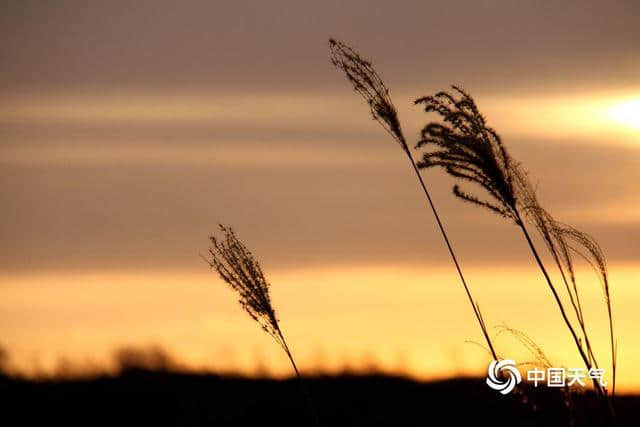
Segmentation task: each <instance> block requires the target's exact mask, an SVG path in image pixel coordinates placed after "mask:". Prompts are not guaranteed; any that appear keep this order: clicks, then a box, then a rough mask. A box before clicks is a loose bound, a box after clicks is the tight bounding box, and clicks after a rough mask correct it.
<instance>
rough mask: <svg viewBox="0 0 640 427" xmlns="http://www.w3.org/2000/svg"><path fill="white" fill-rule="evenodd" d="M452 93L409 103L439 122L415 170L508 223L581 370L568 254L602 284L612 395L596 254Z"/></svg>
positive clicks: (427, 133)
mask: <svg viewBox="0 0 640 427" xmlns="http://www.w3.org/2000/svg"><path fill="white" fill-rule="evenodd" d="M452 88H453V91H452V93H449V92H439V93H437V94H435V95H433V96H425V97H422V98H419V99H417V100H416V101H415V103H416V104H421V105H423V106H424V108H425V111H426V112H435V113H437V114H438V115H440V117H441V118H442V120H441V121H440V122H431V123H429V124H427V125H426V126H425V127H424V128H423V130H422V136H421V139H420V141H419V142H418V144H417V145H416V148H427V147H435V149H434V150H427V151H426V152H425V153H424V154H423V158H422V160H421V161H420V162H419V163H418V167H419V168H421V169H425V168H431V167H442V168H444V169H445V171H446V172H447V173H448V174H449V175H451V176H453V177H454V178H456V179H457V180H458V181H466V182H472V183H475V184H477V185H479V186H480V187H482V188H483V189H484V190H485V191H486V192H487V193H488V198H480V197H478V196H476V195H473V194H470V193H468V192H467V191H466V190H463V189H462V188H461V187H460V185H459V184H455V185H454V187H453V193H454V194H455V195H456V196H457V197H459V198H461V199H463V200H464V201H466V202H470V203H473V204H476V205H479V206H482V207H485V208H487V209H489V210H491V211H492V212H494V213H497V214H499V215H501V216H502V217H504V218H507V219H509V220H512V221H513V222H514V224H515V225H517V226H518V227H519V228H520V230H521V231H522V233H523V236H524V238H525V240H526V242H527V244H528V246H529V249H530V250H531V253H532V255H533V257H534V259H535V261H536V264H537V266H538V267H539V269H540V271H541V272H542V274H543V276H544V278H545V281H546V283H547V285H548V287H549V290H550V291H551V293H552V295H553V297H554V300H555V303H556V305H557V306H558V309H559V310H560V314H561V316H562V319H563V321H564V323H565V325H566V327H567V328H568V330H569V332H570V334H571V336H572V338H573V341H574V342H575V345H576V347H577V349H578V352H579V354H580V357H581V358H582V360H583V361H584V364H585V366H586V368H587V369H591V368H592V367H594V366H596V365H597V361H596V360H595V356H594V355H593V350H592V347H591V341H590V340H589V337H588V331H587V329H586V326H585V321H584V314H583V312H582V307H581V304H580V299H579V294H578V287H577V285H576V280H575V275H574V270H573V260H572V255H573V254H578V255H580V256H582V257H584V258H585V259H586V260H587V261H589V262H590V263H591V264H592V265H593V266H594V267H595V268H596V270H597V272H598V273H599V276H600V278H601V280H602V281H603V288H604V294H605V305H606V307H607V312H608V316H609V335H610V342H611V359H612V384H613V385H612V395H613V393H614V391H613V390H615V374H616V372H615V371H616V346H615V341H614V333H613V319H612V310H611V299H610V293H609V282H608V276H607V270H606V263H605V259H604V254H603V252H602V250H601V249H600V247H599V246H598V244H597V243H596V242H595V240H594V239H592V238H591V237H590V236H588V235H586V234H584V233H582V232H580V231H578V230H576V229H574V228H572V227H569V226H566V225H563V224H561V223H558V222H556V221H555V220H554V219H553V218H552V217H551V215H549V214H548V213H547V212H546V211H545V210H544V209H542V207H541V206H540V204H539V203H538V200H537V198H536V195H535V190H534V189H533V186H532V185H531V184H530V182H529V180H528V177H527V174H526V173H525V172H524V170H523V169H522V167H521V166H520V164H519V163H516V162H515V161H513V159H512V158H511V156H510V155H509V153H508V152H507V150H506V148H505V147H504V145H503V144H502V141H501V139H500V136H499V135H498V134H497V133H496V132H495V130H493V129H492V128H490V127H488V126H487V125H486V121H485V118H484V117H483V116H482V114H481V113H480V112H479V110H478V108H477V106H476V104H475V101H474V100H473V98H472V97H471V96H470V95H469V94H468V93H466V92H465V91H464V90H462V89H461V88H459V87H456V86H453V87H452ZM525 218H527V219H529V220H530V222H531V223H532V224H533V225H534V226H535V227H536V229H537V230H538V232H539V233H540V235H541V237H542V238H543V240H544V242H545V243H546V245H547V248H548V249H549V251H550V253H551V255H552V256H553V258H554V260H555V261H556V264H557V266H558V268H559V269H560V272H561V273H562V277H563V281H564V283H565V288H566V290H567V292H568V293H569V299H570V301H571V304H572V307H573V308H574V312H575V315H576V317H577V321H578V323H579V325H580V327H581V331H582V333H583V335H584V341H585V347H586V349H585V347H583V344H582V341H581V339H580V337H579V336H578V334H577V333H576V330H575V328H574V327H573V324H572V322H571V321H570V319H569V316H568V314H567V310H566V308H565V305H564V304H563V302H562V300H561V298H560V296H559V294H558V292H557V290H556V287H555V286H554V284H553V282H552V280H551V278H550V276H549V273H548V271H547V268H546V267H545V265H544V263H543V261H542V259H541V257H540V254H539V252H538V250H537V248H536V246H535V244H534V242H533V240H532V238H531V235H530V233H529V231H528V229H527V226H526V225H525V221H524V219H525ZM565 271H566V272H567V274H568V275H569V276H570V280H571V281H572V284H573V290H572V287H570V286H569V284H568V281H567V278H566V275H565ZM592 380H593V385H594V389H595V390H596V392H597V393H598V395H600V396H602V397H605V396H606V394H607V393H606V390H605V389H603V388H602V387H601V385H600V383H599V382H598V381H597V380H596V379H595V378H592Z"/></svg>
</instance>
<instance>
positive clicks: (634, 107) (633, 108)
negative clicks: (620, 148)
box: [609, 98, 640, 130]
mask: <svg viewBox="0 0 640 427" xmlns="http://www.w3.org/2000/svg"><path fill="white" fill-rule="evenodd" d="M609 117H611V118H612V119H613V120H615V121H616V122H618V123H621V124H624V125H626V126H629V127H631V128H633V129H637V130H640V98H635V99H631V100H629V101H625V102H621V103H619V104H615V105H614V106H613V107H611V109H610V110H609Z"/></svg>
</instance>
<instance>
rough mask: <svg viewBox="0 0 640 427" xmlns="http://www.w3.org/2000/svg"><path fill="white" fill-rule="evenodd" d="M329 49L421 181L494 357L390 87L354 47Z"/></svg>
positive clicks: (335, 45) (332, 45) (338, 44)
mask: <svg viewBox="0 0 640 427" xmlns="http://www.w3.org/2000/svg"><path fill="white" fill-rule="evenodd" d="M329 48H330V50H331V63H332V64H333V65H334V66H335V67H336V68H338V69H339V70H342V71H343V72H344V74H345V76H346V77H347V80H349V82H350V83H351V85H352V86H353V89H354V90H355V91H356V92H357V93H359V94H360V95H361V96H362V97H363V98H364V99H365V100H366V101H367V104H368V105H369V108H370V110H371V114H372V116H373V118H374V120H376V121H377V122H378V123H380V125H382V127H383V128H384V129H385V130H386V131H387V132H388V133H389V134H390V135H391V136H392V137H393V138H394V139H395V141H396V142H397V143H398V144H399V145H400V148H402V151H403V152H404V153H405V155H406V156H407V159H408V160H409V163H411V167H412V169H413V170H414V172H415V174H416V177H417V178H418V181H419V183H420V187H421V188H422V191H423V193H424V195H425V197H426V199H427V203H428V205H429V207H430V208H431V211H432V213H433V216H434V218H435V220H436V223H437V225H438V229H439V230H440V233H441V235H442V238H443V239H444V242H445V245H446V246H447V249H448V251H449V255H450V256H451V260H452V261H453V264H454V265H455V268H456V271H457V272H458V276H459V277H460V281H461V282H462V286H463V287H464V290H465V292H466V294H467V298H468V299H469V302H470V303H471V307H472V309H473V312H474V315H475V316H476V319H477V320H478V323H479V325H480V329H481V330H482V334H483V336H484V338H485V341H486V342H487V345H488V346H489V351H490V352H491V355H492V356H493V358H494V360H497V359H498V356H497V354H496V351H495V349H494V346H493V343H492V342H491V338H490V337H489V333H488V331H487V327H486V325H485V323H484V319H483V317H482V313H481V311H480V306H479V305H478V302H477V301H476V300H474V299H473V297H472V295H471V291H470V290H469V286H468V285H467V281H466V279H465V277H464V274H463V273H462V269H461V267H460V263H459V262H458V258H457V257H456V254H455V252H454V250H453V247H452V245H451V242H450V240H449V237H448V236H447V232H446V231H445V228H444V225H443V223H442V220H441V219H440V215H439V214H438V210H437V209H436V206H435V204H434V202H433V199H432V198H431V195H430V194H429V190H428V189H427V186H426V184H425V182H424V180H423V178H422V176H421V175H420V171H419V170H418V168H417V166H416V162H415V161H414V159H413V155H412V154H411V150H409V147H408V145H407V142H406V138H405V136H404V134H403V132H402V128H401V126H400V120H399V119H398V113H397V110H396V108H395V106H394V105H393V102H392V101H391V97H390V94H389V89H388V88H387V87H386V86H385V84H384V82H383V81H382V79H381V78H380V76H379V75H378V73H377V72H376V71H375V69H374V68H373V65H372V64H371V62H369V61H368V60H366V59H364V58H362V57H361V56H360V54H359V53H358V52H356V51H355V50H354V49H353V48H351V47H350V46H348V45H346V44H345V43H343V42H340V41H337V40H334V39H329Z"/></svg>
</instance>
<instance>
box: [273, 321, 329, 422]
mask: <svg viewBox="0 0 640 427" xmlns="http://www.w3.org/2000/svg"><path fill="white" fill-rule="evenodd" d="M278 335H279V337H280V340H281V342H282V348H283V349H284V352H285V353H286V354H287V357H288V358H289V361H290V362H291V366H293V370H294V371H295V373H296V377H297V378H298V384H299V385H300V390H301V391H302V394H303V395H304V396H305V399H306V401H307V405H308V406H309V412H311V418H312V419H313V425H314V426H319V425H320V421H319V420H318V414H317V412H316V410H315V407H314V405H313V401H312V400H311V394H310V393H309V390H308V389H307V387H306V385H305V383H304V381H303V379H302V375H300V371H298V366H297V365H296V361H295V360H294V359H293V355H292V354H291V351H290V350H289V346H288V345H287V341H286V340H285V339H284V335H283V333H282V331H281V330H280V329H278Z"/></svg>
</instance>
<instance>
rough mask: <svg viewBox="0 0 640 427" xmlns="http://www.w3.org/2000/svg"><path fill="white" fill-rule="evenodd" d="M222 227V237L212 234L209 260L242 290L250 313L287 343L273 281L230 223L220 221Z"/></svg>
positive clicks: (241, 303) (221, 275) (276, 338)
mask: <svg viewBox="0 0 640 427" xmlns="http://www.w3.org/2000/svg"><path fill="white" fill-rule="evenodd" d="M219 228H220V231H221V232H222V237H221V238H218V237H216V236H215V235H211V236H210V237H209V240H210V241H211V246H210V247H209V253H208V257H207V258H206V261H207V262H208V263H209V265H210V266H211V268H214V269H215V270H216V271H217V272H218V274H219V275H220V278H222V280H224V281H225V282H226V283H227V284H228V285H229V287H231V289H233V290H234V291H236V292H237V293H238V295H239V302H240V305H241V306H242V308H243V309H244V310H245V311H246V312H247V313H248V314H249V316H250V317H251V318H252V319H253V320H255V321H256V322H258V324H259V325H260V326H261V327H262V329H263V330H264V331H265V332H267V333H268V334H269V335H271V336H272V337H273V338H274V339H275V340H276V341H277V342H278V343H279V344H280V345H281V346H283V347H284V343H283V341H282V334H281V333H280V327H279V325H278V320H277V318H276V313H275V311H274V309H273V307H272V306H271V299H270V297H269V282H268V281H267V279H266V278H265V277H264V274H263V272H262V269H261V268H260V264H259V263H258V261H257V260H256V259H255V258H254V257H253V254H252V253H251V252H250V251H249V250H248V249H247V247H246V246H245V245H244V244H243V243H242V242H241V241H240V240H239V239H238V238H237V236H236V234H235V233H234V231H233V230H232V229H231V228H230V227H225V226H224V225H222V224H220V225H219Z"/></svg>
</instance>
